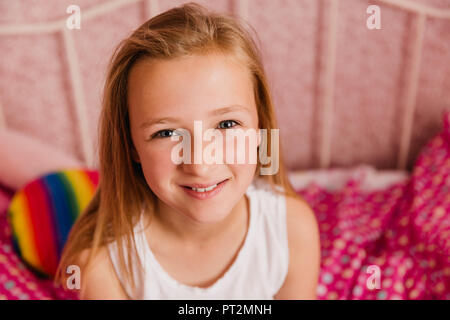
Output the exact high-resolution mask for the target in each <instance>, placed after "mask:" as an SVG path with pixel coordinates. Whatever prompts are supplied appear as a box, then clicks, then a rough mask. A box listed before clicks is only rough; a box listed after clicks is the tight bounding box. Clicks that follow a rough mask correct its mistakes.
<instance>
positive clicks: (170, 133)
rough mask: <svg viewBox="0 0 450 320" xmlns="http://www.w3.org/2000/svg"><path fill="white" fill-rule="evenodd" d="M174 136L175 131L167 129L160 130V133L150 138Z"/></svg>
mask: <svg viewBox="0 0 450 320" xmlns="http://www.w3.org/2000/svg"><path fill="white" fill-rule="evenodd" d="M174 134H175V135H176V130H169V129H167V130H161V131H158V132H156V133H155V134H154V135H153V136H152V138H170V137H171V136H173V135H174Z"/></svg>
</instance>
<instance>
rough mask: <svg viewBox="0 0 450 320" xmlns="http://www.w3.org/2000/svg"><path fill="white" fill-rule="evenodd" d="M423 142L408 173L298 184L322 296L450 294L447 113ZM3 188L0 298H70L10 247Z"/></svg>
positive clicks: (447, 296)
mask: <svg viewBox="0 0 450 320" xmlns="http://www.w3.org/2000/svg"><path fill="white" fill-rule="evenodd" d="M443 125H444V126H443V130H442V132H441V133H440V134H438V135H437V136H435V137H434V138H433V139H431V140H430V141H429V143H428V144H427V145H426V146H425V147H424V148H423V150H422V152H421V153H420V155H419V156H418V158H417V160H416V162H415V165H414V168H413V172H412V175H411V178H410V179H408V180H406V181H405V182H398V183H395V184H393V185H391V186H390V187H388V188H385V189H382V190H376V191H367V190H364V189H362V188H361V185H360V182H361V181H359V180H358V179H351V180H350V181H348V182H347V183H346V185H345V186H344V187H343V188H342V189H340V190H334V191H330V190H326V189H324V188H322V187H319V186H318V185H317V184H315V183H311V184H309V185H308V186H307V187H306V188H302V189H299V190H298V193H299V194H301V195H302V196H303V197H304V198H305V199H306V200H307V201H308V202H309V203H310V205H311V206H312V208H313V209H314V211H315V213H316V216H317V219H318V221H319V226H320V231H321V244H322V265H321V273H320V279H319V285H318V288H317V294H318V298H319V299H450V292H449V291H450V290H449V288H450V112H447V113H446V114H445V115H444V121H443ZM11 195H12V192H11V191H8V190H6V189H5V188H1V187H0V299H75V298H76V296H75V295H74V294H71V293H66V292H64V291H62V290H61V289H60V288H56V287H54V286H53V285H52V282H51V281H50V280H42V279H38V278H37V277H36V276H35V275H34V274H32V273H31V272H30V271H29V270H27V269H26V267H25V266H24V265H23V264H22V263H21V262H20V260H19V259H18V257H17V256H16V255H15V254H14V252H13V250H12V246H11V241H10V229H9V227H8V225H7V222H6V207H7V204H8V201H9V199H10V198H11Z"/></svg>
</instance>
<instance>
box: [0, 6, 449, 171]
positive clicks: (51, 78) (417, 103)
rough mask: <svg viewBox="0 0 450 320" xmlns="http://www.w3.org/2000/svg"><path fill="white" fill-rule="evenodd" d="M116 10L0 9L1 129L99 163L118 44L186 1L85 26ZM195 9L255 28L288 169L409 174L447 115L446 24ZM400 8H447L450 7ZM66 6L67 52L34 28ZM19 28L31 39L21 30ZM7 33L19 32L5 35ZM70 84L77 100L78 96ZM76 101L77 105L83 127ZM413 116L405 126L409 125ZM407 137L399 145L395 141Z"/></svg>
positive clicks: (409, 15) (314, 12) (351, 9)
mask: <svg viewBox="0 0 450 320" xmlns="http://www.w3.org/2000/svg"><path fill="white" fill-rule="evenodd" d="M119 2H124V1H121V0H110V1H106V0H47V1H45V2H42V1H31V2H30V1H27V0H15V1H1V2H0V51H1V52H3V53H4V54H3V55H2V59H0V126H2V125H4V126H6V127H8V128H11V129H14V130H17V131H19V132H22V133H24V134H27V135H30V136H33V137H35V138H37V139H40V140H41V141H43V142H46V143H48V144H50V145H52V146H54V147H56V148H58V149H60V150H61V151H63V152H66V153H68V154H70V155H72V156H74V157H77V158H79V159H81V160H85V158H86V153H92V154H94V155H95V150H96V143H95V141H96V139H97V136H96V135H97V121H98V115H99V111H100V98H101V91H102V84H103V81H104V76H105V70H106V65H107V61H108V59H109V57H110V56H111V54H112V52H113V49H114V47H115V46H116V45H117V44H118V43H119V41H120V40H121V39H123V38H124V37H126V36H127V35H128V34H130V32H131V31H132V30H134V29H135V28H136V27H137V26H139V25H140V24H141V23H142V22H143V21H145V20H146V19H148V18H149V17H150V16H151V15H154V14H157V13H158V12H161V11H165V10H167V9H169V8H171V7H174V6H176V5H180V4H182V3H185V2H186V1H183V0H133V1H126V2H127V4H126V5H123V6H117V8H116V9H114V10H111V11H108V12H107V13H105V14H98V15H96V16H95V17H93V18H89V16H92V14H87V13H89V12H90V13H92V12H91V11H90V10H93V9H95V10H97V8H98V6H103V5H105V4H108V3H119ZM198 2H199V3H201V4H204V5H206V6H207V7H210V8H211V9H214V10H218V11H221V12H227V13H232V14H235V15H238V16H241V17H242V18H244V19H245V20H246V21H248V22H249V23H250V25H252V26H253V27H254V29H255V30H256V32H257V34H258V38H259V39H260V43H261V48H262V52H263V58H264V63H265V66H266V69H267V73H268V76H269V83H270V85H271V88H272V93H273V97H274V105H275V108H276V113H277V115H278V118H279V126H280V137H281V142H282V145H283V146H284V155H285V159H286V162H287V164H288V167H289V169H292V170H294V169H296V170H298V169H309V168H317V167H321V166H325V167H349V166H353V165H355V164H360V163H366V164H370V165H373V166H374V167H376V168H379V169H386V168H391V169H392V168H398V169H404V168H403V167H402V166H399V152H404V153H405V157H406V165H407V168H408V169H411V168H412V164H413V162H414V159H416V157H417V155H418V152H419V150H420V149H421V147H422V146H423V145H424V143H425V142H426V141H427V140H428V139H429V138H431V137H432V136H433V135H435V134H436V133H437V130H438V129H437V128H438V127H439V123H440V116H441V114H442V111H443V110H448V109H449V108H450V90H448V88H449V87H450V64H449V63H445V62H447V61H450V22H449V20H447V19H440V18H434V17H429V18H427V20H426V23H425V24H423V25H422V27H423V28H417V25H418V23H419V22H420V19H419V20H418V16H417V15H416V14H415V13H413V12H411V11H407V10H402V9H400V8H398V7H394V6H391V5H386V4H385V2H384V1H381V0H380V1H369V0H345V1H335V0H320V1H311V0H280V1H273V0H217V1H207V0H199V1H198ZM408 2H410V3H414V4H419V5H426V6H429V7H432V8H437V10H448V9H450V1H449V0H410V1H408ZM73 4H77V5H79V7H80V9H81V17H82V18H81V29H80V30H76V29H75V30H71V31H70V32H66V33H65V35H66V36H67V35H70V37H71V38H72V40H73V41H72V42H70V43H72V46H69V47H68V48H69V49H68V48H67V47H66V46H67V39H66V37H65V35H64V33H63V32H62V31H61V32H59V31H58V32H56V31H52V32H41V33H40V32H37V31H36V32H34V31H33V30H39V28H38V27H40V26H41V24H45V23H48V22H52V21H59V20H62V21H63V22H64V19H66V18H67V17H68V16H69V14H68V13H66V9H67V8H68V7H69V5H73ZM372 4H376V5H379V6H380V9H381V29H379V30H378V29H374V30H369V29H368V28H367V24H366V22H367V19H368V17H369V14H367V12H366V10H367V8H368V6H369V5H372ZM97 12H98V10H97ZM24 26H25V27H28V28H29V29H27V30H28V31H23V30H25V29H26V28H25V29H24ZM62 26H63V25H62ZM21 28H22V29H21ZM12 29H14V30H17V29H20V30H22V31H21V33H20V34H13V35H12V34H11V33H10V31H11V30H12ZM30 29H31V30H32V31H33V32H31V31H29V30H30ZM420 31H423V37H420V35H421V34H422V33H421V32H420ZM330 39H331V40H330ZM333 39H334V40H335V41H334V42H333V41H332V40H333ZM417 39H419V40H420V39H421V43H422V46H421V47H420V48H421V50H419V53H420V56H419V57H418V58H419V59H418V61H419V62H420V63H419V65H418V75H417V88H416V90H413V89H414V88H411V86H410V85H411V82H410V79H411V78H414V75H411V74H410V73H411V70H414V68H412V67H413V66H414V61H416V60H417V59H415V56H414V52H415V51H414V50H413V48H414V44H415V43H416V40H417ZM333 43H334V47H333V46H331V47H330V44H333ZM74 58H76V60H77V63H76V64H77V65H78V67H79V68H78V69H77V68H75V69H77V70H78V71H79V77H75V79H78V78H79V79H78V80H79V81H78V82H77V81H75V82H76V83H75V84H74V83H73V79H72V76H71V75H72V72H73V71H71V68H70V66H71V64H73V63H74V61H73V59H74ZM333 61H334V64H333V63H332V62H333ZM328 79H331V80H332V81H331V82H328V81H327V80H328ZM77 84H78V85H79V88H78V91H77V90H75V91H76V92H78V94H76V93H75V92H74V86H75V87H77ZM413 84H414V83H413ZM331 89H332V90H331ZM80 92H82V93H83V94H81V93H80ZM411 92H412V94H411ZM327 97H329V99H328V98H327ZM411 97H412V98H413V100H414V101H413V103H412V105H411V106H412V109H409V108H408V106H409V105H410V104H409V102H408V101H409V99H410V98H411ZM327 99H328V100H327ZM77 101H78V102H77ZM77 103H80V104H82V105H84V106H85V111H86V115H84V116H83V117H82V118H83V119H81V120H80V119H79V118H80V115H79V114H78V113H77V111H76V109H75V105H77ZM328 107H329V108H328ZM327 108H328V109H327ZM328 114H330V117H328V116H327V115H328ZM409 115H411V119H410V121H409V120H408V121H406V122H405V121H404V120H405V117H409ZM328 120H330V121H328ZM80 121H81V122H82V126H79V122H80ZM408 123H409V124H410V125H411V128H410V129H411V130H410V132H409V134H408V125H407V124H408ZM84 127H86V128H84ZM80 132H81V133H83V134H84V138H83V139H82V138H80V135H81V136H83V134H81V133H80ZM404 132H407V134H406V139H404V140H402V138H401V137H402V134H403V133H404ZM82 140H83V141H84V140H86V141H87V142H86V143H87V146H85V145H84V144H83V143H82ZM403 146H404V147H405V150H404V151H401V150H403ZM86 150H88V151H86ZM287 150H289V152H287ZM323 150H325V153H323V152H322V151H323ZM93 161H94V163H93V166H94V167H96V165H97V164H96V162H95V161H96V159H94V160H93Z"/></svg>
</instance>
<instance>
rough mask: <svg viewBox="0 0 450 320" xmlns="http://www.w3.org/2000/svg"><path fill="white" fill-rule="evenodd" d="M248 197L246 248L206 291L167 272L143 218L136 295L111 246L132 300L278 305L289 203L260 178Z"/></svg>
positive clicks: (137, 232) (286, 256)
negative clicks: (275, 302)
mask: <svg viewBox="0 0 450 320" xmlns="http://www.w3.org/2000/svg"><path fill="white" fill-rule="evenodd" d="M245 194H246V195H247V196H248V198H249V202H250V221H249V228H248V231H247V234H246V237H245V240H244V244H243V245H242V246H241V249H240V251H239V252H238V255H237V257H236V258H235V260H234V262H233V264H232V265H231V266H230V267H229V268H228V270H227V271H226V272H225V274H224V275H223V276H222V277H221V278H219V279H218V280H217V281H216V282H214V284H212V285H211V286H209V287H207V288H200V287H194V286H188V285H185V284H183V283H180V282H178V281H177V280H175V279H174V278H173V277H171V276H170V275H169V274H168V273H167V272H166V271H165V270H164V269H163V268H162V266H161V265H160V264H159V262H158V260H157V259H156V258H155V256H154V255H153V253H152V251H151V249H150V247H149V245H148V243H147V241H146V237H145V234H144V232H142V230H143V228H142V226H143V219H142V218H141V220H140V222H139V223H137V224H136V226H135V228H134V237H135V241H136V249H137V253H138V258H139V259H141V263H142V265H143V267H144V272H142V271H141V270H140V269H139V268H138V267H137V266H135V268H134V279H135V282H136V289H135V290H134V291H132V290H131V289H130V288H129V287H128V285H127V284H126V282H124V279H123V276H122V275H121V274H120V272H119V268H118V265H119V264H118V252H117V243H116V242H115V241H114V242H112V243H110V244H109V245H108V249H109V254H110V257H111V261H112V263H113V266H114V269H115V271H116V274H117V276H118V278H119V280H120V281H121V283H122V285H123V287H124V288H125V290H126V292H127V294H128V295H129V296H130V297H131V298H132V299H143V300H197V299H202V300H209V299H214V300H218V299H223V300H234V299H239V300H252V299H256V300H271V299H273V296H274V295H275V294H276V293H277V292H278V291H279V289H280V288H281V286H282V285H283V283H284V280H285V278H286V275H287V271H288V266H289V250H288V239H287V228H286V198H285V196H283V195H279V194H276V193H275V192H273V191H272V190H271V189H270V186H269V185H268V184H267V183H266V182H264V181H263V180H262V179H261V178H255V180H254V181H253V182H252V184H251V185H250V186H249V187H248V189H247V191H246V192H245ZM124 252H125V254H126V248H124ZM135 258H136V257H133V259H135Z"/></svg>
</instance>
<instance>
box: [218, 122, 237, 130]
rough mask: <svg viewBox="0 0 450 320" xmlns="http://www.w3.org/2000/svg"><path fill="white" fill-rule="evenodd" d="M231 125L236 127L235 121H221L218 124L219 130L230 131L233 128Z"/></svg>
mask: <svg viewBox="0 0 450 320" xmlns="http://www.w3.org/2000/svg"><path fill="white" fill-rule="evenodd" d="M233 123H235V124H236V125H238V123H237V122H236V121H234V120H225V121H222V122H221V123H219V128H220V129H230V128H232V127H234V125H233Z"/></svg>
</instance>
